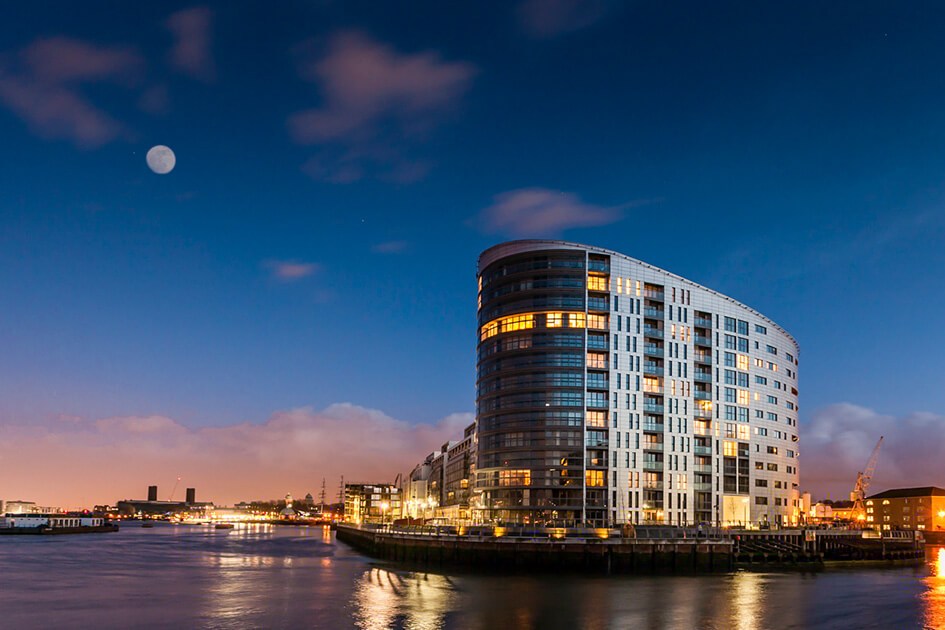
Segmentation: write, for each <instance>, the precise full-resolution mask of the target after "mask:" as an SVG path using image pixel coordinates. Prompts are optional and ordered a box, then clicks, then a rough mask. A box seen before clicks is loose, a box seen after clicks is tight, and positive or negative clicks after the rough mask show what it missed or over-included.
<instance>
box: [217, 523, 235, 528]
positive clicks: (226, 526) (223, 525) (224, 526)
mask: <svg viewBox="0 0 945 630" xmlns="http://www.w3.org/2000/svg"><path fill="white" fill-rule="evenodd" d="M213 529H233V523H217V524H216V525H214V526H213Z"/></svg>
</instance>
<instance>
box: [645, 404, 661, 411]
mask: <svg viewBox="0 0 945 630" xmlns="http://www.w3.org/2000/svg"><path fill="white" fill-rule="evenodd" d="M643 411H648V412H650V413H663V405H654V404H653V403H643Z"/></svg>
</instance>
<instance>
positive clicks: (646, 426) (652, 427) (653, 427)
mask: <svg viewBox="0 0 945 630" xmlns="http://www.w3.org/2000/svg"><path fill="white" fill-rule="evenodd" d="M642 426H643V430H644V431H655V432H657V433H662V432H663V429H664V427H665V426H666V425H665V424H663V423H662V422H644V423H643V425H642Z"/></svg>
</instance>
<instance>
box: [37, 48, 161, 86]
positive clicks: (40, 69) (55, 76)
mask: <svg viewBox="0 0 945 630" xmlns="http://www.w3.org/2000/svg"><path fill="white" fill-rule="evenodd" d="M22 56H23V58H24V59H25V61H26V65H27V66H28V67H29V69H30V70H31V71H32V74H33V76H34V77H35V78H36V80H37V81H40V82H48V83H66V82H73V81H102V80H104V79H116V78H120V79H124V80H126V81H131V82H133V81H135V80H136V79H137V78H138V77H139V76H140V74H141V73H142V71H143V70H144V60H143V59H142V58H141V56H140V55H139V54H138V53H137V52H136V51H135V50H134V49H132V48H127V47H120V46H116V47H111V48H104V47H100V46H96V45H94V44H89V43H88V42H84V41H81V40H78V39H71V38H68V37H51V38H49V39H38V40H36V41H35V42H33V43H32V44H30V45H29V46H27V47H26V48H25V49H24V50H23V52H22Z"/></svg>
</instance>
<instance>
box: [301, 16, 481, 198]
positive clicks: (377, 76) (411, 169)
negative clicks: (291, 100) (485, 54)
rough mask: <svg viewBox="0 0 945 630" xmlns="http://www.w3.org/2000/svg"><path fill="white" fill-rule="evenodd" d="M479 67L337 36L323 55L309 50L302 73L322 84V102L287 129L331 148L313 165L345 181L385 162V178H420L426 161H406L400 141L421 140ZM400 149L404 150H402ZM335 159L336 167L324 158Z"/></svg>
mask: <svg viewBox="0 0 945 630" xmlns="http://www.w3.org/2000/svg"><path fill="white" fill-rule="evenodd" d="M475 74H476V68H475V67H474V66H473V65H471V64H468V63H465V62H450V61H445V60H443V59H442V57H441V56H440V54H439V53H438V52H435V51H424V52H418V53H413V54H408V53H400V52H398V51H397V50H395V49H394V48H392V47H390V46H388V45H386V44H383V43H380V42H377V41H375V40H373V39H371V38H369V37H368V36H367V35H365V34H363V33H359V32H354V31H346V32H342V33H339V34H337V35H335V36H334V37H332V38H331V40H330V42H329V45H328V50H327V53H326V54H324V55H311V54H307V55H305V56H304V59H303V61H302V63H301V67H300V75H301V77H302V78H303V79H305V80H307V81H311V82H313V83H316V84H317V85H318V86H319V88H320V90H321V93H322V97H323V102H322V105H321V106H320V107H317V108H311V109H306V110H302V111H299V112H296V113H294V114H292V115H291V116H290V117H289V119H288V129H289V135H290V136H291V137H292V139H293V140H295V141H296V142H298V143H299V144H321V145H323V148H324V145H326V144H328V145H331V146H332V147H333V149H332V150H331V151H328V152H327V154H326V155H323V156H321V157H320V158H319V159H318V164H319V168H318V169H313V168H311V166H309V169H308V170H309V171H311V174H313V175H315V176H319V175H323V174H324V175H325V176H326V177H327V178H328V179H329V181H331V180H332V179H338V177H337V176H336V175H333V173H334V172H335V171H339V170H340V171H341V172H343V173H344V176H343V177H342V178H341V179H342V180H346V181H350V180H351V178H355V179H359V178H360V177H362V176H363V174H364V170H365V165H373V166H380V167H381V169H382V170H385V171H386V173H385V175H386V178H387V179H391V180H394V181H398V182H402V183H404V182H407V181H415V180H416V179H419V178H422V177H423V175H424V174H425V173H426V168H427V167H426V165H424V164H422V163H420V162H415V161H410V160H406V159H405V158H404V157H403V156H402V155H401V148H402V147H401V145H404V144H407V145H409V144H410V143H411V142H416V141H417V139H418V138H420V137H422V136H423V135H424V134H425V133H426V132H428V131H429V130H430V129H431V128H433V127H434V126H436V124H437V123H438V122H439V121H440V119H441V118H442V116H443V115H444V114H445V113H446V112H447V111H449V110H450V109H451V108H453V107H454V106H455V105H457V104H458V102H459V101H460V99H461V97H462V96H463V95H464V94H465V93H466V91H468V89H469V87H470V85H471V84H472V79H473V77H474V76H475ZM398 147H401V148H398ZM326 161H328V162H331V163H337V164H339V165H340V166H339V167H338V168H337V169H335V168H332V167H328V166H325V165H324V162H326Z"/></svg>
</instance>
